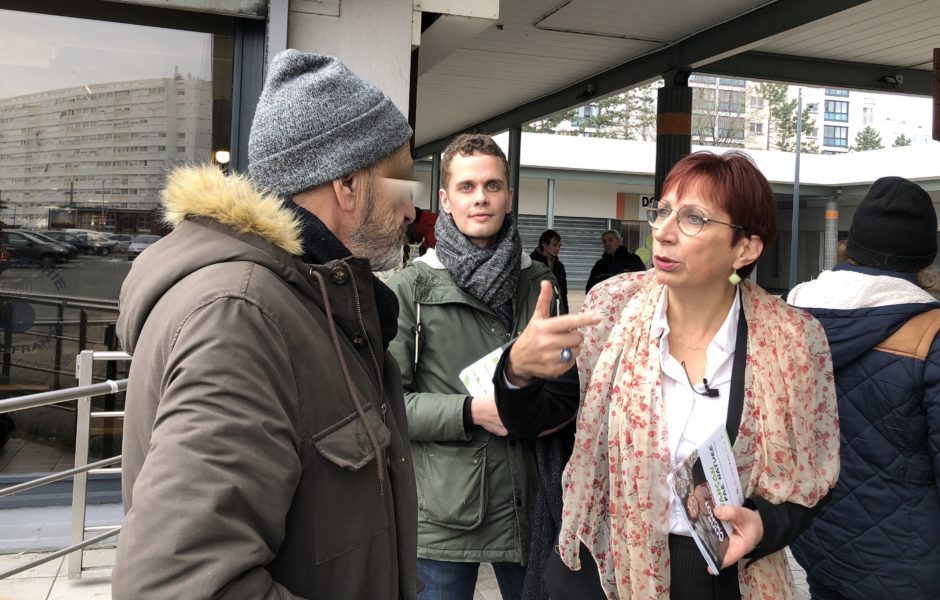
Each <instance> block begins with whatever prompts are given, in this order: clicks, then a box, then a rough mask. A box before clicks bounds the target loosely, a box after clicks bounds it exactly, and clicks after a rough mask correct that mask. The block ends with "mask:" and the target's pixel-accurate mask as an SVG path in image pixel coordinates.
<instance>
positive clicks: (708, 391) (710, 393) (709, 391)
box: [680, 362, 718, 398]
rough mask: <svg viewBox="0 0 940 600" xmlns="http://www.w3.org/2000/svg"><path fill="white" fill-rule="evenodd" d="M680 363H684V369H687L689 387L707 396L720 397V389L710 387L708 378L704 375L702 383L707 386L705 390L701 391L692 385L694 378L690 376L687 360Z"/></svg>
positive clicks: (700, 394)
mask: <svg viewBox="0 0 940 600" xmlns="http://www.w3.org/2000/svg"><path fill="white" fill-rule="evenodd" d="M680 364H682V370H683V371H685V378H686V380H687V381H688V382H689V387H690V388H692V391H693V392H695V393H696V394H698V395H699V396H707V397H709V398H717V397H718V390H716V389H715V388H710V387H708V380H707V379H705V378H704V377H702V385H704V386H705V391H704V392H700V391H698V390H697V389H695V386H694V385H692V379H691V378H690V377H689V370H688V369H686V368H685V362H682V363H680Z"/></svg>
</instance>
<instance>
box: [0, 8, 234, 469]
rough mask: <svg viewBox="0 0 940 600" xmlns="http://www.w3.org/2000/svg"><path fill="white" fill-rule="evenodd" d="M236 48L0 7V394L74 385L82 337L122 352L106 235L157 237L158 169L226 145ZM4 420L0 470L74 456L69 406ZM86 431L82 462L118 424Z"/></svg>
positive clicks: (105, 452) (115, 447)
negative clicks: (7, 436)
mask: <svg viewBox="0 0 940 600" xmlns="http://www.w3.org/2000/svg"><path fill="white" fill-rule="evenodd" d="M163 24H164V23H161V25H163ZM186 26H188V23H180V27H186ZM233 56H234V37H233V34H228V35H222V34H219V33H217V32H216V33H214V34H210V33H201V32H194V31H183V30H181V29H172V28H167V27H149V26H143V25H130V24H127V23H117V22H111V21H98V20H91V19H80V18H72V17H63V16H55V15H46V14H35V13H28V12H19V11H10V10H0V82H2V83H0V231H2V233H3V235H2V236H0V326H2V327H3V328H4V334H5V335H4V336H3V348H2V353H3V356H4V357H5V358H6V359H5V360H4V361H2V363H0V365H2V366H0V398H3V397H10V396H13V395H18V394H22V393H29V392H32V391H40V390H45V389H56V388H64V387H71V386H74V385H76V383H77V382H76V380H75V378H74V368H75V355H76V354H77V353H78V351H79V350H80V348H81V346H82V345H84V347H85V348H88V349H96V350H105V349H118V344H117V339H116V336H115V334H114V323H115V321H116V318H117V311H116V306H117V297H118V292H119V290H120V287H121V283H122V282H123V280H124V277H125V276H126V275H127V272H128V270H129V269H130V265H131V264H132V263H131V261H130V257H129V256H128V255H127V253H126V245H122V244H120V243H119V242H120V240H119V239H117V238H116V239H111V238H109V237H107V234H122V235H140V234H149V235H165V234H166V233H167V231H166V230H165V229H164V226H163V225H162V223H161V220H160V218H159V216H158V206H159V192H160V189H161V188H162V186H163V183H164V173H165V172H166V171H167V170H169V169H171V168H172V167H173V166H174V165H176V164H178V163H200V162H208V161H210V160H211V157H212V155H213V152H214V151H215V150H220V149H224V150H228V149H229V146H230V143H229V136H230V127H231V125H230V123H231V116H232V115H231V106H232V101H231V100H232V66H233ZM168 140H169V141H168ZM26 231H33V232H39V233H41V234H43V235H46V236H49V237H51V238H52V239H51V240H50V239H43V238H24V237H23V236H26V235H28V234H26V233H24V232H26ZM65 244H67V245H65ZM79 299H82V300H79ZM83 303H84V308H83ZM92 305H93V307H91V306H92ZM100 368H101V370H100V371H99V370H98V366H96V374H97V375H99V376H101V377H103V376H105V375H106V373H105V370H104V369H105V366H104V365H100ZM112 368H113V367H112ZM120 368H122V369H124V368H126V365H122V366H121V367H120ZM107 375H108V376H109V377H110V376H113V375H115V373H108V374H107ZM93 405H94V408H95V409H96V410H101V409H104V410H113V409H118V410H119V409H121V408H122V407H123V398H122V397H121V396H120V395H118V396H117V397H108V396H104V397H99V398H97V399H94V400H93ZM66 408H68V407H66ZM12 417H13V419H14V420H15V421H16V428H15V430H14V436H15V438H14V440H13V441H11V442H8V443H7V446H6V447H4V448H2V449H0V452H2V453H3V454H0V458H10V457H13V459H12V460H5V461H0V471H2V472H4V473H20V472H27V471H28V472H36V471H51V470H61V469H66V468H70V467H71V466H72V464H71V460H72V459H71V452H72V448H73V447H74V421H75V414H74V410H68V409H66V410H63V409H61V408H58V409H57V408H37V409H33V410H29V411H18V412H16V413H14V414H13V415H12ZM93 431H94V432H95V435H94V436H93V438H92V445H91V447H92V459H96V458H100V457H102V456H111V455H113V454H117V453H119V452H120V425H119V422H116V421H114V420H106V421H105V423H104V424H103V425H101V426H100V427H96V428H94V430H93ZM17 456H19V457H21V458H22V460H17V459H16V458H15V457H17ZM40 456H42V457H43V458H42V459H40V458H37V457H40Z"/></svg>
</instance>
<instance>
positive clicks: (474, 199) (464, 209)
mask: <svg viewBox="0 0 940 600" xmlns="http://www.w3.org/2000/svg"><path fill="white" fill-rule="evenodd" d="M448 173H449V179H448V183H447V189H442V190H441V191H440V193H439V194H440V199H441V208H442V209H443V210H444V212H446V213H448V214H450V215H451V216H452V217H453V218H454V223H456V225H457V229H459V230H460V232H461V233H462V234H464V235H465V236H467V239H469V240H470V241H471V242H473V243H474V244H475V245H477V246H479V247H480V248H485V247H487V246H489V245H490V244H491V243H493V240H495V239H496V236H497V234H499V230H500V229H502V227H503V221H505V220H506V214H508V213H509V212H510V211H511V210H512V190H511V189H509V182H508V181H506V171H505V169H504V168H503V162H502V161H501V160H500V159H499V158H498V157H496V156H491V155H489V154H471V155H469V156H464V155H462V154H459V153H458V154H456V155H454V158H453V160H452V161H451V163H450V168H449V169H448Z"/></svg>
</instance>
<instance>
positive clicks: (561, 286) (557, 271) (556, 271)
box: [529, 249, 568, 315]
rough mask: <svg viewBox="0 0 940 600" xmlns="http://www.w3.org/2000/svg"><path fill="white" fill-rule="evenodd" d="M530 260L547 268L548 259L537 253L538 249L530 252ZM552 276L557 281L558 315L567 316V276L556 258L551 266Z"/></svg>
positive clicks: (563, 266) (563, 267)
mask: <svg viewBox="0 0 940 600" xmlns="http://www.w3.org/2000/svg"><path fill="white" fill-rule="evenodd" d="M529 257H530V258H531V259H532V260H537V261H539V262H540V263H542V264H543V265H545V266H548V257H547V256H545V255H544V254H542V253H541V252H539V250H538V249H535V250H533V251H532V254H530V255H529ZM552 275H554V276H555V279H557V280H558V301H559V302H560V303H561V307H560V310H559V311H558V314H560V315H567V314H568V276H567V275H566V274H565V265H563V264H562V263H561V261H560V260H558V258H555V263H554V264H553V265H552Z"/></svg>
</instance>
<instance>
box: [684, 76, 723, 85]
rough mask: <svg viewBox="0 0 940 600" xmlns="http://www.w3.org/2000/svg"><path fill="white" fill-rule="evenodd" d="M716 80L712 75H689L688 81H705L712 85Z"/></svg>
mask: <svg viewBox="0 0 940 600" xmlns="http://www.w3.org/2000/svg"><path fill="white" fill-rule="evenodd" d="M716 81H717V79H716V77H715V76H714V75H692V76H691V77H689V83H707V84H711V85H714V84H715V82H716Z"/></svg>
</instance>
